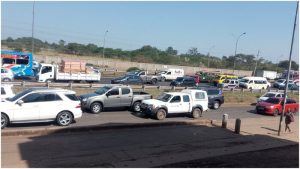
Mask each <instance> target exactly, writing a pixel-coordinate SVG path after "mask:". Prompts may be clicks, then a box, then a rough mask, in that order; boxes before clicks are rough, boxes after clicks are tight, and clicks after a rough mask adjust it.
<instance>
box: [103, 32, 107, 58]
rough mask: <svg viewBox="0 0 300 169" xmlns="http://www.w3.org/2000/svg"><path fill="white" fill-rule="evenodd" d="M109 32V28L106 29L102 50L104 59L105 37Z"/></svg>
mask: <svg viewBox="0 0 300 169" xmlns="http://www.w3.org/2000/svg"><path fill="white" fill-rule="evenodd" d="M107 33H108V30H106V31H105V33H104V40H103V51H102V58H103V59H104V52H105V38H106V35H107Z"/></svg>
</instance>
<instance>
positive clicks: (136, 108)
mask: <svg viewBox="0 0 300 169" xmlns="http://www.w3.org/2000/svg"><path fill="white" fill-rule="evenodd" d="M132 108H133V111H134V112H140V111H141V102H134V104H133V106H132Z"/></svg>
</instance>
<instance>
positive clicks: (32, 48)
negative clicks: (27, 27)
mask: <svg viewBox="0 0 300 169" xmlns="http://www.w3.org/2000/svg"><path fill="white" fill-rule="evenodd" d="M34 5H35V1H33V6H32V30H31V31H32V32H31V33H32V34H31V40H32V41H31V53H32V55H33V52H34V40H33V39H34Z"/></svg>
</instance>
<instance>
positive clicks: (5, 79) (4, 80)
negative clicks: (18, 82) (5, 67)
mask: <svg viewBox="0 0 300 169" xmlns="http://www.w3.org/2000/svg"><path fill="white" fill-rule="evenodd" d="M10 81H11V79H10V78H4V79H3V82H10Z"/></svg>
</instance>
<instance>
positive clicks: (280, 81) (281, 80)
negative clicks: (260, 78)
mask: <svg viewBox="0 0 300 169" xmlns="http://www.w3.org/2000/svg"><path fill="white" fill-rule="evenodd" d="M284 81H285V80H284V79H280V80H278V81H277V82H278V83H283V82H284Z"/></svg>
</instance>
